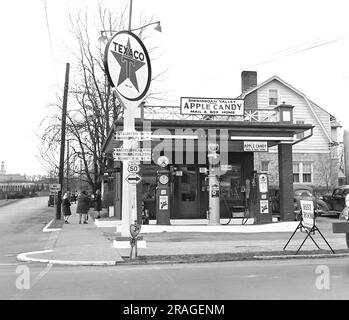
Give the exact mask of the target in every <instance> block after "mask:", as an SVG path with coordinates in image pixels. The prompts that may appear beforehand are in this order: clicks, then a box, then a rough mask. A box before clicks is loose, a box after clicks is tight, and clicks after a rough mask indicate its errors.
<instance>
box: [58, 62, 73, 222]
mask: <svg viewBox="0 0 349 320" xmlns="http://www.w3.org/2000/svg"><path fill="white" fill-rule="evenodd" d="M69 68H70V64H69V63H67V64H66V67H65V82H64V93H63V106H62V129H61V151H60V160H59V173H58V183H59V184H60V185H61V188H60V190H59V191H58V196H57V198H58V199H57V207H56V219H57V220H60V219H61V205H62V186H63V174H64V172H63V170H64V147H65V123H66V115H67V101H68V87H69Z"/></svg>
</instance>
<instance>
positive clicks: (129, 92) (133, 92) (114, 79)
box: [104, 31, 151, 101]
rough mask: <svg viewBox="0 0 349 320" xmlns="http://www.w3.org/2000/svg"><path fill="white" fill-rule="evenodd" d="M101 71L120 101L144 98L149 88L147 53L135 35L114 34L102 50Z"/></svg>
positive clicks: (128, 33) (149, 72)
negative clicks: (104, 73) (102, 63)
mask: <svg viewBox="0 0 349 320" xmlns="http://www.w3.org/2000/svg"><path fill="white" fill-rule="evenodd" d="M104 67H105V70H106V73H107V76H108V78H109V81H110V83H111V85H112V86H113V87H114V88H115V89H116V91H117V92H118V94H120V95H121V96H122V97H123V98H125V99H127V100H130V101H138V100H141V99H142V98H144V96H145V95H146V93H147V91H148V89H149V85H150V80H151V66H150V59H149V55H148V52H147V50H146V48H145V46H144V44H143V43H142V41H141V40H140V39H139V38H138V37H137V36H136V35H134V34H133V33H132V32H130V31H120V32H118V33H116V34H115V35H114V36H113V37H112V38H111V39H110V40H109V42H108V44H107V47H106V49H105V54H104Z"/></svg>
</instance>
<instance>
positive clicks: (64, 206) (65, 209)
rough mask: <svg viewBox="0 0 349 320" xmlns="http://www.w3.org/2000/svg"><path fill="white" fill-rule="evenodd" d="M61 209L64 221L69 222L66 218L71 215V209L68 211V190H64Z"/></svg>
mask: <svg viewBox="0 0 349 320" xmlns="http://www.w3.org/2000/svg"><path fill="white" fill-rule="evenodd" d="M62 211H63V216H64V223H69V221H68V219H69V217H70V216H71V211H70V201H69V193H68V192H66V193H65V194H64V196H63V201H62Z"/></svg>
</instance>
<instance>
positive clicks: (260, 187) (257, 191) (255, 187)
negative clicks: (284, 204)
mask: <svg viewBox="0 0 349 320" xmlns="http://www.w3.org/2000/svg"><path fill="white" fill-rule="evenodd" d="M251 200H252V201H251V202H250V206H251V209H252V210H251V211H252V212H253V213H254V223H255V224H263V223H271V222H272V221H273V219H272V213H271V208H270V207H269V194H268V176H267V175H266V174H264V173H257V172H256V171H254V172H253V176H252V178H251Z"/></svg>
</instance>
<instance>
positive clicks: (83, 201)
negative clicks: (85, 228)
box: [76, 190, 90, 224]
mask: <svg viewBox="0 0 349 320" xmlns="http://www.w3.org/2000/svg"><path fill="white" fill-rule="evenodd" d="M77 201H78V204H77V206H76V213H78V214H79V215H80V220H79V224H81V219H82V221H83V223H84V224H87V214H88V211H89V209H90V198H89V197H88V195H87V192H86V191H85V190H83V191H82V192H81V193H80V194H79V196H78V199H77Z"/></svg>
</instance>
